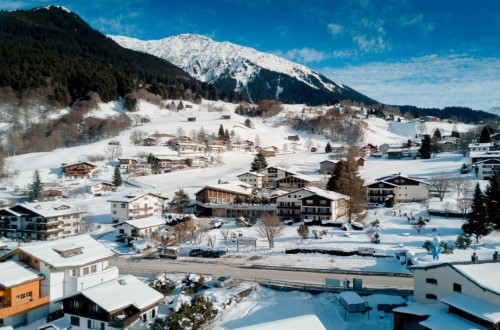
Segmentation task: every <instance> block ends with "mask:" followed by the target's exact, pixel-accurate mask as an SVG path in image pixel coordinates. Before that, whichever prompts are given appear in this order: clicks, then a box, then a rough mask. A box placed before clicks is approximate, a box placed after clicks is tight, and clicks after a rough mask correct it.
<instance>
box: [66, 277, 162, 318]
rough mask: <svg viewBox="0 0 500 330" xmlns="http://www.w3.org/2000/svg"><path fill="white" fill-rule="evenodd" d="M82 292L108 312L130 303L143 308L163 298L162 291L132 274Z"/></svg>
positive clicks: (81, 292)
mask: <svg viewBox="0 0 500 330" xmlns="http://www.w3.org/2000/svg"><path fill="white" fill-rule="evenodd" d="M80 294H82V295H84V296H85V297H87V298H88V299H90V300H91V301H93V302H94V303H95V304H97V305H99V306H100V307H101V308H103V309H104V310H106V311H107V312H113V311H116V310H119V309H122V308H125V307H127V306H130V305H132V306H134V307H136V308H137V309H140V310H142V309H144V308H146V307H148V306H151V305H153V304H155V303H159V302H160V301H161V300H162V299H163V295H162V294H161V293H159V292H158V291H156V290H155V289H153V288H150V287H149V285H147V284H145V283H143V282H141V281H140V280H139V279H138V278H136V277H135V276H132V275H125V276H121V277H119V278H117V279H114V280H111V281H109V282H105V283H102V284H99V285H95V286H93V287H90V288H88V289H84V290H82V291H80ZM63 299H64V298H63Z"/></svg>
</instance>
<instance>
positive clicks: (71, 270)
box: [69, 269, 76, 277]
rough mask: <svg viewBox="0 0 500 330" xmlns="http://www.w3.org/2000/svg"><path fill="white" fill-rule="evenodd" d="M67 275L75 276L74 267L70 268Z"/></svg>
mask: <svg viewBox="0 0 500 330" xmlns="http://www.w3.org/2000/svg"><path fill="white" fill-rule="evenodd" d="M69 276H72V277H75V276H76V269H70V270H69Z"/></svg>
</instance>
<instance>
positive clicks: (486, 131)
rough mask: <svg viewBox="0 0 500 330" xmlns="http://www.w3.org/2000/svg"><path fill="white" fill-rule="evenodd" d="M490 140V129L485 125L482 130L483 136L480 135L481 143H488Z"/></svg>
mask: <svg viewBox="0 0 500 330" xmlns="http://www.w3.org/2000/svg"><path fill="white" fill-rule="evenodd" d="M488 142H491V138H490V130H489V129H488V127H487V126H485V127H484V128H483V130H482V131H481V136H480V137H479V143H488Z"/></svg>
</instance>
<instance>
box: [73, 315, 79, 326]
mask: <svg viewBox="0 0 500 330" xmlns="http://www.w3.org/2000/svg"><path fill="white" fill-rule="evenodd" d="M71 325H76V326H77V327H79V326H80V318H79V317H78V316H72V317H71Z"/></svg>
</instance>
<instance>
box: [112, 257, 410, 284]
mask: <svg viewBox="0 0 500 330" xmlns="http://www.w3.org/2000/svg"><path fill="white" fill-rule="evenodd" d="M110 264H111V265H113V266H117V267H118V268H120V269H121V270H122V272H123V273H129V272H138V273H143V272H151V271H154V272H163V271H166V272H179V273H197V274H210V275H212V276H213V277H217V276H222V275H231V276H233V277H235V278H237V279H242V280H249V281H252V280H255V279H256V278H262V279H267V280H273V281H287V282H297V283H308V284H324V282H325V278H334V279H338V280H344V279H345V278H347V279H348V280H349V281H351V283H353V280H352V279H353V277H355V278H360V279H362V280H363V286H364V287H367V288H398V289H409V290H413V278H411V277H393V276H386V275H377V276H373V275H370V276H367V275H343V274H325V273H315V272H313V271H311V272H297V271H286V270H268V269H248V268H239V267H237V266H233V265H226V264H219V263H203V262H193V261H190V260H170V259H141V260H140V261H138V262H130V261H127V260H126V259H114V260H111V261H110Z"/></svg>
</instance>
